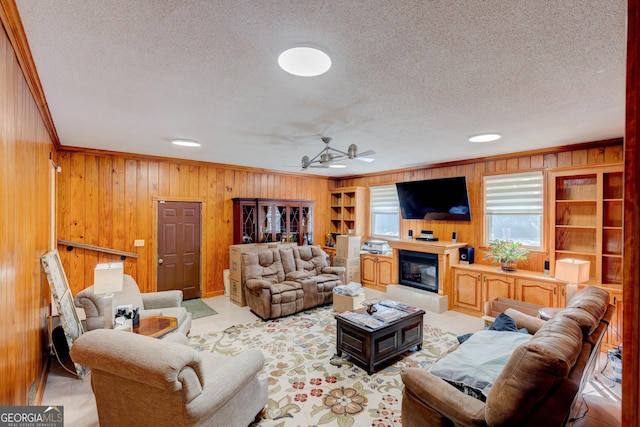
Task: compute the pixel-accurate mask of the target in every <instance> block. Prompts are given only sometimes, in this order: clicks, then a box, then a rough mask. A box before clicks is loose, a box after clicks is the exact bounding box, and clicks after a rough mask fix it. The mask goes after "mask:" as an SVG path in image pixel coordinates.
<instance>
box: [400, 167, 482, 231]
mask: <svg viewBox="0 0 640 427" xmlns="http://www.w3.org/2000/svg"><path fill="white" fill-rule="evenodd" d="M396 188H397V189H398V201H399V202H400V212H401V213H402V219H424V220H435V221H438V220H440V221H471V211H470V210H469V195H468V194H467V180H466V178H465V177H464V176H457V177H454V178H436V179H427V180H424V181H407V182H397V183H396Z"/></svg>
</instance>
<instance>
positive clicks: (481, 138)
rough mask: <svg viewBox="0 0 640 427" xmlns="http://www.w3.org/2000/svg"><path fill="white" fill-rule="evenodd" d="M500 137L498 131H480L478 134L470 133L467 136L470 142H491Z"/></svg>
mask: <svg viewBox="0 0 640 427" xmlns="http://www.w3.org/2000/svg"><path fill="white" fill-rule="evenodd" d="M500 138H502V135H500V134H499V133H481V134H478V135H471V136H470V137H469V141H470V142H492V141H497V140H499V139H500Z"/></svg>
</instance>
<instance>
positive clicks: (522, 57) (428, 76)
mask: <svg viewBox="0 0 640 427" xmlns="http://www.w3.org/2000/svg"><path fill="white" fill-rule="evenodd" d="M16 3H17V5H18V8H19V11H20V16H21V19H22V23H23V25H24V29H25V32H26V35H27V38H28V41H29V45H30V48H31V51H32V54H33V58H34V61H35V64H36V67H37V69H38V73H39V76H40V80H41V82H42V86H43V88H44V92H45V95H46V98H47V102H48V106H49V109H50V110H51V114H52V116H53V120H54V123H55V126H56V129H57V132H58V135H59V137H60V142H61V144H62V145H63V146H70V147H87V148H95V149H104V150H114V151H123V152H130V153H140V154H151V155H156V156H165V157H174V158H184V159H195V160H204V161H210V162H216V163H228V164H234V165H241V166H251V167H258V168H267V169H275V170H281V171H288V172H297V171H300V167H299V165H300V159H301V157H302V156H303V155H309V156H310V157H313V156H315V155H316V154H317V153H318V152H319V151H320V150H321V149H322V148H323V147H324V144H323V143H322V141H321V140H320V137H321V136H330V137H332V138H333V142H332V143H331V145H332V146H333V147H335V148H338V149H340V150H343V151H346V149H347V147H348V146H349V144H357V145H358V149H359V151H365V150H375V151H376V153H377V154H376V155H375V156H374V157H375V159H376V160H375V161H374V162H372V163H365V162H359V161H353V160H351V161H348V160H347V164H348V167H347V168H345V169H309V170H307V171H306V172H305V173H312V174H320V175H328V176H340V175H352V174H361V173H369V172H377V171H382V170H390V169H398V168H406V167H412V166H417V165H422V164H431V163H438V162H446V161H453V160H461V159H468V158H474V157H483V156H489V155H495V154H502V153H509V152H514V151H521V150H533V149H538V148H544V147H553V146H559V145H566V144H573V143H580V142H587V141H594V140H602V139H609V138H615V137H621V136H622V135H623V131H624V102H625V67H626V57H625V55H626V7H627V5H626V1H624V0H573V1H562V0H544V1H543V0H537V1H536V0H483V1H479V0H466V1H462V0H459V1H457V0H440V1H425V0H421V1H414V0H396V1H393V0H383V1H363V0H357V1H356V0H343V1H318V0H299V1H295V2H291V1H284V0H270V1H242V0H230V1H205V0H203V1H176V0H153V1H151V0H146V1H142V0H49V1H33V0H16ZM304 43H309V44H312V45H315V46H318V47H321V48H322V49H323V50H325V51H326V52H328V53H329V55H330V56H331V58H332V60H333V66H332V68H331V69H330V70H329V72H328V73H327V74H325V75H322V76H320V77H314V78H303V77H294V76H291V75H288V74H287V73H285V72H284V71H282V70H281V69H280V68H279V67H278V65H277V57H278V55H279V54H280V53H281V52H282V51H283V50H285V49H287V48H289V47H292V46H295V45H299V44H304ZM486 131H492V132H499V133H501V134H502V135H503V138H502V140H500V141H498V142H493V143H485V144H472V143H469V142H468V141H467V137H468V136H469V135H472V134H477V133H481V132H486ZM177 137H180V138H188V139H195V140H199V141H201V142H202V147H200V148H197V149H189V148H181V147H175V146H172V145H171V144H170V142H169V141H170V139H172V138H177Z"/></svg>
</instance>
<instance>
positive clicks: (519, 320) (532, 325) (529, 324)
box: [504, 308, 546, 335]
mask: <svg viewBox="0 0 640 427" xmlns="http://www.w3.org/2000/svg"><path fill="white" fill-rule="evenodd" d="M504 314H506V315H507V316H509V317H511V318H512V319H513V320H514V321H515V322H516V325H517V326H518V329H522V328H525V329H526V330H527V331H529V333H530V334H531V335H533V334H535V333H536V332H538V329H540V328H541V327H542V325H544V324H545V323H546V322H545V321H544V320H542V319H540V318H539V317H533V316H529V315H528V314H524V313H523V312H521V311H518V310H516V309H513V308H507V309H506V310H505V311H504Z"/></svg>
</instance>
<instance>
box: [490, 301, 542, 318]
mask: <svg viewBox="0 0 640 427" xmlns="http://www.w3.org/2000/svg"><path fill="white" fill-rule="evenodd" d="M507 308H513V309H514V310H518V311H519V312H521V313H524V314H528V315H529V316H533V317H538V310H540V309H541V308H542V306H541V305H538V304H532V303H530V302H524V301H517V300H514V299H510V298H502V297H501V298H496V299H494V300H493V301H487V302H485V303H484V314H485V316H489V317H494V318H495V317H496V316H498V314H500V313H504V311H505V310H506V309H507Z"/></svg>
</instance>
